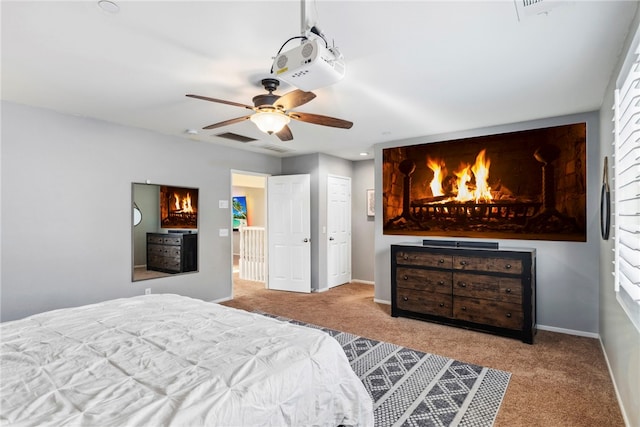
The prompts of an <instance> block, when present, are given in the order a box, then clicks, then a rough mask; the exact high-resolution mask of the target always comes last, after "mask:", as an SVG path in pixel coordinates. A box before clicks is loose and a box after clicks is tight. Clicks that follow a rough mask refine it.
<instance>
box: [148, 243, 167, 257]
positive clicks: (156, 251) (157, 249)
mask: <svg viewBox="0 0 640 427" xmlns="http://www.w3.org/2000/svg"><path fill="white" fill-rule="evenodd" d="M164 252H165V247H164V246H162V245H156V244H153V245H152V244H148V245H147V256H151V255H160V256H162V255H164Z"/></svg>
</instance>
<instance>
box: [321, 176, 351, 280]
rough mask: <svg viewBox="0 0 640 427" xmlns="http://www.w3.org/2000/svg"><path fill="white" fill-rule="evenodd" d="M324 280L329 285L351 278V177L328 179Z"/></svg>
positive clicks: (331, 177)
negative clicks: (325, 278) (325, 270)
mask: <svg viewBox="0 0 640 427" xmlns="http://www.w3.org/2000/svg"><path fill="white" fill-rule="evenodd" d="M326 236H327V239H328V241H327V270H328V271H327V281H328V286H329V287H330V288H332V287H334V286H338V285H342V284H343V283H348V282H350V281H351V179H350V178H345V177H339V176H329V177H328V180H327V235H326Z"/></svg>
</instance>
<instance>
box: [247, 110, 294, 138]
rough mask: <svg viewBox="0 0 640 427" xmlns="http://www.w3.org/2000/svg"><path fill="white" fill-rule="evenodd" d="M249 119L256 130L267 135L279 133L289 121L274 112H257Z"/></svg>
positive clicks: (282, 115)
mask: <svg viewBox="0 0 640 427" xmlns="http://www.w3.org/2000/svg"><path fill="white" fill-rule="evenodd" d="M250 119H251V121H252V122H253V123H255V124H256V126H258V129H260V130H261V131H262V132H265V133H268V134H269V135H271V134H272V133H278V132H280V131H281V130H282V128H283V127H285V125H287V124H288V123H289V122H290V121H291V119H290V118H289V116H287V115H285V114H282V113H277V112H275V111H259V112H257V113H255V114H254V115H252V116H251V117H250Z"/></svg>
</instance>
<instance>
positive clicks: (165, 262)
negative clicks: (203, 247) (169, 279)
mask: <svg viewBox="0 0 640 427" xmlns="http://www.w3.org/2000/svg"><path fill="white" fill-rule="evenodd" d="M147 270H156V271H163V272H165V273H184V272H187V271H196V270H198V235H197V234H182V233H168V234H167V233H147Z"/></svg>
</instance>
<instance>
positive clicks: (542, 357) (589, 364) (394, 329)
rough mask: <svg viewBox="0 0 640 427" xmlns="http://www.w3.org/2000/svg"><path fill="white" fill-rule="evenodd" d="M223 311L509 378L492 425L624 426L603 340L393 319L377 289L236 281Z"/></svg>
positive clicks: (506, 426) (366, 286)
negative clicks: (383, 344)
mask: <svg viewBox="0 0 640 427" xmlns="http://www.w3.org/2000/svg"><path fill="white" fill-rule="evenodd" d="M224 304H225V305H228V306H232V307H236V308H241V309H245V310H248V311H254V310H261V311H264V312H267V313H271V314H275V315H279V316H284V317H288V318H291V319H296V320H300V321H303V322H308V323H313V324H316V325H320V326H324V327H327V328H332V329H338V330H341V331H345V332H350V333H352V334H356V335H359V336H363V337H367V338H370V339H377V340H381V341H387V342H391V343H394V344H397V345H401V346H405V347H409V348H413V349H416V350H419V351H423V352H426V353H434V354H438V355H441V356H444V357H448V358H452V359H456V360H460V361H464V362H467V363H474V364H477V365H481V366H486V367H489V368H493V369H499V370H503V371H507V372H511V374H512V375H511V380H510V382H509V387H508V389H507V392H506V395H505V398H504V401H503V402H502V406H501V408H500V411H499V412H498V416H497V418H496V421H495V426H497V427H513V426H544V427H572V426H576V427H578V426H580V427H581V426H589V427H591V426H607V427H616V426H624V421H623V419H622V415H621V413H620V408H619V406H618V402H617V400H616V396H615V391H614V388H613V384H612V381H611V378H610V376H609V372H608V370H607V366H606V362H605V359H604V355H603V353H602V349H601V346H600V342H599V341H598V340H596V339H593V338H585V337H577V336H572V335H566V334H559V333H554V332H548V331H540V332H538V335H537V336H536V338H535V344H534V345H529V344H524V343H522V342H520V341H518V340H515V339H511V338H504V337H498V336H494V335H490V334H486V333H481V332H474V331H468V330H465V329H460V328H454V327H449V326H443V325H438V324H435V323H429V322H422V321H419V320H413V319H405V318H394V317H391V315H390V306H388V305H385V304H377V303H375V302H374V301H373V286H371V285H367V284H361V283H351V284H347V285H342V286H338V287H336V288H333V289H331V290H329V291H327V292H321V293H313V294H297V293H292V292H280V291H269V290H266V289H264V283H260V282H248V281H241V280H236V281H235V284H234V299H233V300H232V301H228V302H226V303H224Z"/></svg>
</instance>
